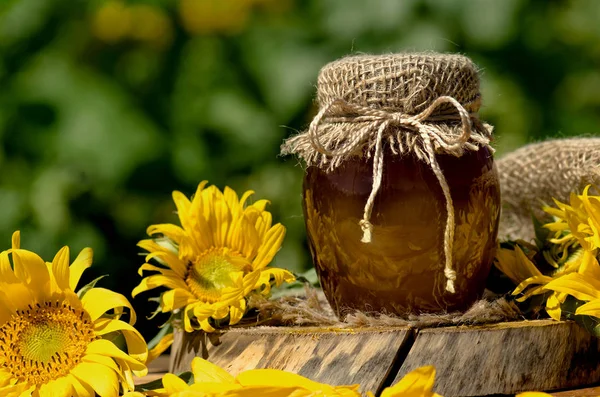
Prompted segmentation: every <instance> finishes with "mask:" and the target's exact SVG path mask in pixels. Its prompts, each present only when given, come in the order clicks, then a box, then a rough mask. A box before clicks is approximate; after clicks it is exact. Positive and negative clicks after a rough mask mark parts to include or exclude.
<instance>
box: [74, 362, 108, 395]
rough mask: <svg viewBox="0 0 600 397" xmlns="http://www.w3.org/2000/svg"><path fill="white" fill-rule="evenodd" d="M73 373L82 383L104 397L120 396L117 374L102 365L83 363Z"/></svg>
mask: <svg viewBox="0 0 600 397" xmlns="http://www.w3.org/2000/svg"><path fill="white" fill-rule="evenodd" d="M71 373H72V374H73V375H74V376H75V377H76V378H77V379H79V380H80V381H81V382H82V383H87V384H88V385H90V386H91V387H92V388H93V389H94V391H95V392H96V393H97V394H99V395H100V396H102V397H117V396H118V395H119V391H118V389H119V386H118V385H119V380H118V378H117V374H116V372H115V371H113V370H112V369H110V368H108V367H106V366H104V365H102V364H96V363H86V362H81V363H79V364H77V366H76V367H75V368H73V369H72V370H71Z"/></svg>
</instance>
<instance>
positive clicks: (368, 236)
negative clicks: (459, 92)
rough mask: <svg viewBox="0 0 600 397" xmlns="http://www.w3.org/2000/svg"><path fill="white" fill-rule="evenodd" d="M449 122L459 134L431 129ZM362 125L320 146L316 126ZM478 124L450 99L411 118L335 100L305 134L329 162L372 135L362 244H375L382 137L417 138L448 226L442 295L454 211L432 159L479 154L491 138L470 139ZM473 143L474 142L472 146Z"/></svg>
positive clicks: (449, 270) (450, 281) (450, 283)
mask: <svg viewBox="0 0 600 397" xmlns="http://www.w3.org/2000/svg"><path fill="white" fill-rule="evenodd" d="M443 104H451V105H452V106H451V107H449V108H448V109H444V110H441V111H439V112H437V113H434V112H435V111H436V110H438V109H439V107H440V106H441V105H443ZM451 120H460V123H461V133H460V135H455V136H453V135H450V134H447V133H445V132H443V131H442V130H440V129H439V128H437V127H436V126H435V124H433V123H435V122H436V121H438V122H448V121H451ZM325 122H327V123H361V124H364V126H363V127H361V128H360V129H359V130H353V131H352V130H350V129H346V133H345V135H344V136H342V137H340V139H339V140H338V144H337V145H336V148H335V149H329V148H328V147H325V146H324V145H322V144H321V141H320V139H319V127H320V126H321V125H322V124H323V123H325ZM474 122H477V123H478V122H479V120H478V119H477V115H476V113H469V111H468V110H467V109H465V107H464V106H463V105H461V103H460V102H458V101H457V100H456V99H455V98H453V97H451V96H440V97H438V98H437V99H436V100H434V101H433V102H432V103H431V104H430V105H429V106H428V107H427V108H426V109H425V110H423V111H422V112H421V113H418V114H416V115H409V114H405V113H402V112H389V111H385V110H380V109H374V108H371V107H368V106H361V105H357V104H353V103H349V102H347V101H345V100H343V99H336V100H333V101H331V102H329V103H327V104H326V105H325V106H323V107H322V109H321V110H320V111H319V113H318V114H317V115H316V116H315V118H314V119H313V121H312V122H311V124H310V127H309V129H308V134H307V135H308V138H309V140H310V143H311V145H312V146H313V148H314V150H316V151H317V152H319V153H320V154H322V155H323V156H327V157H340V156H341V157H344V156H348V155H350V154H351V153H353V152H355V151H356V149H357V148H358V147H360V146H361V143H363V142H365V141H366V140H368V138H369V137H370V136H372V135H373V134H374V133H375V134H376V138H375V140H374V142H375V151H374V154H373V185H372V188H371V193H370V194H369V198H368V200H367V202H366V204H365V207H364V211H363V218H362V220H360V222H359V225H360V227H361V229H362V232H363V236H362V239H361V241H362V242H363V243H370V242H371V241H372V239H373V235H372V232H373V224H372V223H371V221H370V219H371V214H372V211H373V206H374V203H375V198H376V197H377V193H378V192H379V189H380V187H381V181H382V178H383V156H384V150H383V142H384V134H385V133H386V131H388V130H390V129H391V128H392V127H395V128H399V129H402V130H403V131H404V132H405V133H408V134H414V135H416V136H417V137H418V138H419V139H420V141H421V142H422V149H423V155H424V156H423V157H422V158H421V157H420V158H421V159H422V160H424V161H425V162H426V163H427V164H428V165H429V166H430V167H431V170H432V171H433V173H434V174H435V176H436V178H437V180H438V182H439V184H440V186H441V188H442V191H443V193H444V198H445V201H446V213H447V216H446V226H445V231H444V255H445V267H444V275H445V276H446V291H448V292H450V293H454V292H455V288H454V281H455V280H456V272H455V271H454V270H453V267H452V245H453V241H454V224H455V220H454V206H453V203H452V196H451V195H450V187H449V186H448V182H447V180H446V178H445V177H444V174H443V172H442V169H441V168H440V165H439V164H438V162H437V159H436V150H441V151H443V152H445V153H450V154H453V155H455V156H461V155H462V154H463V151H464V149H465V148H468V149H470V150H478V148H479V146H478V144H481V145H486V146H487V145H488V144H489V139H488V138H487V137H485V136H482V135H480V134H472V129H473V123H474ZM471 141H472V142H475V143H472V142H471Z"/></svg>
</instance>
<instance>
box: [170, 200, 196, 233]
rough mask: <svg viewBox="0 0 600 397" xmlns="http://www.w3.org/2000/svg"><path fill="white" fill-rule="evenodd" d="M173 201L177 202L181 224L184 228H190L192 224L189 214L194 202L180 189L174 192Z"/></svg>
mask: <svg viewBox="0 0 600 397" xmlns="http://www.w3.org/2000/svg"><path fill="white" fill-rule="evenodd" d="M173 202H175V206H176V207H177V215H178V216H179V222H181V226H183V228H184V229H190V228H191V226H192V225H191V222H190V218H189V217H188V214H189V212H190V207H191V205H192V203H191V202H190V200H188V198H187V197H185V195H184V194H183V193H181V192H178V191H174V192H173Z"/></svg>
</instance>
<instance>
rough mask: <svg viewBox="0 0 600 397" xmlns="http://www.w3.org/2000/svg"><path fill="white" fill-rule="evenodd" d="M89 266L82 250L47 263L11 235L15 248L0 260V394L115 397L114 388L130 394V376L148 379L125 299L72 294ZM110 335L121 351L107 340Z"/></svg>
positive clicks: (102, 293)
mask: <svg viewBox="0 0 600 397" xmlns="http://www.w3.org/2000/svg"><path fill="white" fill-rule="evenodd" d="M11 258H12V264H11ZM91 263H92V251H91V249H89V248H86V249H84V250H83V251H81V253H80V254H79V256H78V257H77V259H75V261H74V262H73V264H72V265H70V266H69V248H68V247H64V248H62V249H61V250H60V251H59V252H58V253H57V254H56V256H55V257H54V260H53V261H52V262H51V263H45V262H44V261H43V260H42V259H41V258H40V257H39V256H37V255H36V254H35V253H33V252H30V251H27V250H24V249H21V248H20V234H19V232H15V233H14V234H13V242H12V249H10V250H8V251H3V252H2V253H0V395H2V396H7V395H15V396H34V397H38V396H39V397H61V396H65V397H67V396H71V395H76V396H81V397H92V396H94V395H95V394H94V393H97V394H98V395H101V396H107V397H110V396H115V397H116V396H118V394H119V384H121V386H122V388H123V390H126V391H127V390H133V387H134V385H133V374H135V375H140V376H143V375H145V374H146V372H147V370H146V366H145V365H144V362H145V361H146V357H147V354H148V350H147V347H146V343H145V342H144V339H143V338H142V336H141V335H140V333H139V332H138V331H136V330H135V328H133V323H134V322H135V319H136V318H135V312H134V311H133V308H132V307H131V305H130V303H129V302H128V301H127V299H126V298H125V297H124V296H123V295H120V294H117V293H115V292H112V291H109V290H106V289H103V288H88V289H85V290H81V291H80V292H79V294H80V296H78V295H77V294H76V293H75V292H74V289H75V288H76V286H77V283H78V282H79V279H80V277H81V275H82V273H83V271H84V270H85V269H87V268H88V267H90V265H91ZM124 308H128V309H129V322H125V321H123V320H121V316H122V314H123V309H124ZM115 334H121V335H122V336H123V337H124V339H125V346H123V349H125V351H124V350H121V349H120V348H119V347H117V346H116V345H115V344H114V343H113V342H112V341H111V340H109V339H104V337H105V336H109V335H111V336H115ZM21 393H23V394H21Z"/></svg>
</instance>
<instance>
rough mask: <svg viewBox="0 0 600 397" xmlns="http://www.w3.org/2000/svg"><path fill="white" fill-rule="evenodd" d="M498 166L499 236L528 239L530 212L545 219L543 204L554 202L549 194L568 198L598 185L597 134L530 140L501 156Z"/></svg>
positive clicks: (599, 157)
mask: <svg viewBox="0 0 600 397" xmlns="http://www.w3.org/2000/svg"><path fill="white" fill-rule="evenodd" d="M497 166H498V174H499V177H500V189H501V192H502V215H501V217H500V230H499V232H498V238H499V239H500V241H502V240H507V239H508V240H516V239H523V240H527V241H531V240H533V239H534V237H535V233H534V230H533V223H532V214H533V215H534V216H536V217H537V218H538V219H540V220H542V221H543V220H545V219H548V218H547V214H545V213H544V211H542V209H541V207H542V206H543V205H544V204H547V205H554V202H553V201H552V198H556V199H557V200H559V201H562V202H568V201H569V195H570V193H571V192H581V191H582V190H583V188H584V187H585V186H586V185H588V184H595V185H600V138H571V139H556V140H550V141H546V142H541V143H533V144H530V145H527V146H524V147H522V148H520V149H518V150H515V151H514V152H511V153H509V154H507V155H505V156H503V157H502V158H500V160H499V161H498V162H497ZM595 194H597V191H595Z"/></svg>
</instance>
